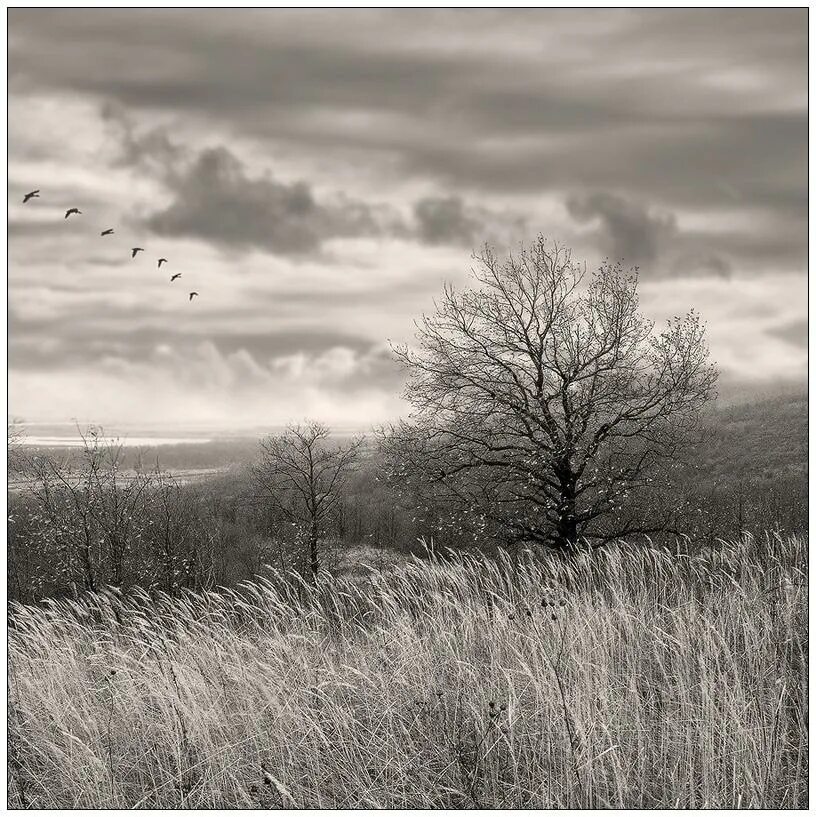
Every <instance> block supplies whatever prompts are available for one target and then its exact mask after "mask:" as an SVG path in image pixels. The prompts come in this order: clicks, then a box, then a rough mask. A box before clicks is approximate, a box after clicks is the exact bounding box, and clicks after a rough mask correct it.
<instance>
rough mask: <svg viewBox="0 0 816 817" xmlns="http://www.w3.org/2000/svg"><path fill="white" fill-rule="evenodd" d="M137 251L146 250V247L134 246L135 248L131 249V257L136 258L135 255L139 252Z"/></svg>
mask: <svg viewBox="0 0 816 817" xmlns="http://www.w3.org/2000/svg"><path fill="white" fill-rule="evenodd" d="M137 252H144V247H134V248H133V249H132V250H131V251H130V257H131V258H135V257H136V253H137Z"/></svg>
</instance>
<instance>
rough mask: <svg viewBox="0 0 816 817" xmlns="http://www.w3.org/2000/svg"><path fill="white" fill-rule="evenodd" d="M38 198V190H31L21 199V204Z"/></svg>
mask: <svg viewBox="0 0 816 817" xmlns="http://www.w3.org/2000/svg"><path fill="white" fill-rule="evenodd" d="M39 197H40V191H39V190H32V191H31V192H30V193H26V194H25V197H24V198H23V204H25V203H26V202H27V201H28V200H29V199H38V198H39Z"/></svg>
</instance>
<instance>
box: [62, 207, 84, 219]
mask: <svg viewBox="0 0 816 817" xmlns="http://www.w3.org/2000/svg"><path fill="white" fill-rule="evenodd" d="M72 213H76V214H77V215H78V216H81V215H82V210H80V209H79V208H78V207H72V208H71V209H70V210H66V211H65V218H68V216H70V215H71V214H72Z"/></svg>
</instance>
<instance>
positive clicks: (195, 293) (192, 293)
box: [190, 292, 198, 301]
mask: <svg viewBox="0 0 816 817" xmlns="http://www.w3.org/2000/svg"><path fill="white" fill-rule="evenodd" d="M196 295H198V293H197V292H191V293H190V300H191V301H192V300H193V298H195V296H196Z"/></svg>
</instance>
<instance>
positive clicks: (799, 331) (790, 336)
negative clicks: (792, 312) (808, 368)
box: [768, 319, 808, 349]
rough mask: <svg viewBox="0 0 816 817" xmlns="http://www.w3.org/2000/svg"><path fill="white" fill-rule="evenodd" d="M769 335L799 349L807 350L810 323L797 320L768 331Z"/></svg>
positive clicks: (804, 320) (805, 320)
mask: <svg viewBox="0 0 816 817" xmlns="http://www.w3.org/2000/svg"><path fill="white" fill-rule="evenodd" d="M768 334H770V335H773V336H774V337H777V338H780V339H781V340H784V341H785V342H786V343H790V344H791V346H796V347H797V348H799V349H807V346H808V322H807V319H802V320H795V321H791V322H790V323H786V324H784V325H783V326H778V327H775V328H774V329H770V330H768Z"/></svg>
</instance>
